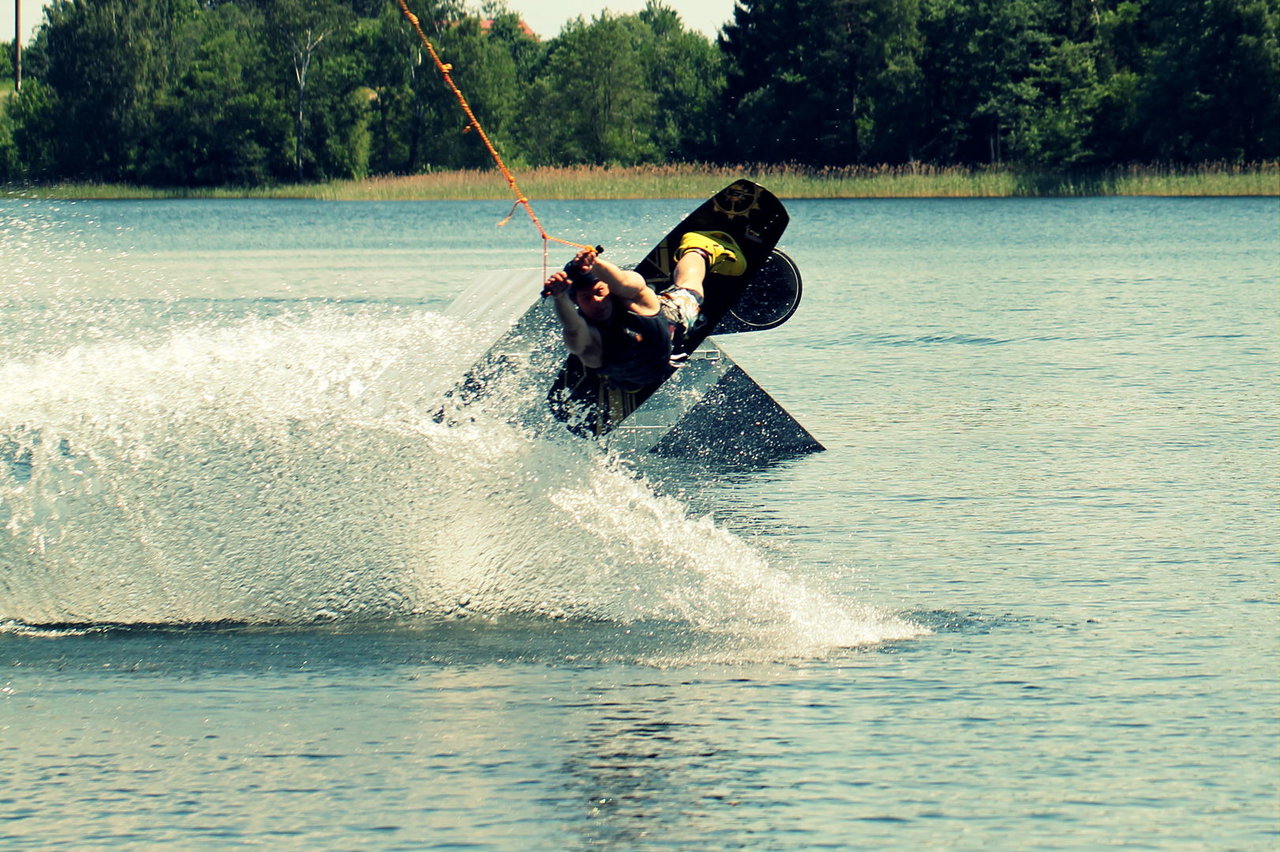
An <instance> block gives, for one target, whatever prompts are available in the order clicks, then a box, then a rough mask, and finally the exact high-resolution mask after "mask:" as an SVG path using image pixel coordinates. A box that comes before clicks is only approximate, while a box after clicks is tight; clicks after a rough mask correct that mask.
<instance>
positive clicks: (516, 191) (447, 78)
mask: <svg viewBox="0 0 1280 852" xmlns="http://www.w3.org/2000/svg"><path fill="white" fill-rule="evenodd" d="M397 2H398V3H399V4H400V11H401V12H403V13H404V16H405V18H406V19H408V21H409V23H410V24H411V25H412V26H413V31H414V32H416V33H417V34H418V39H419V40H420V41H421V42H422V46H423V47H425V48H426V49H427V53H428V54H430V55H431V61H432V62H434V63H435V64H436V69H437V70H438V71H439V72H440V76H441V77H442V78H444V82H445V83H446V84H447V85H448V86H449V88H450V90H452V91H453V97H454V98H455V99H456V100H457V101H458V106H459V107H461V108H462V112H463V113H464V114H465V115H466V117H467V122H468V123H467V126H466V127H464V128H463V129H462V132H463V133H467V132H469V131H471V130H474V131H475V132H476V135H477V136H479V137H480V141H481V142H483V143H484V147H485V148H486V149H487V150H488V151H489V156H491V157H493V162H494V163H495V164H496V165H497V166H498V171H500V172H502V176H503V177H504V178H506V179H507V186H509V187H510V188H511V193H512V194H513V195H514V196H515V199H516V202H515V204H513V205H511V212H510V213H508V214H507V216H506V218H504V219H503V220H502V221H501V222H499V223H498V226H499V227H501V226H503V225H505V224H507V223H508V222H510V221H511V217H512V216H514V215H515V213H516V208H517V207H523V208H524V210H525V212H526V213H527V214H529V221H530V222H532V223H533V226H534V227H535V228H537V229H538V235H539V236H541V237H542V268H543V272H544V274H545V272H546V268H547V251H548V248H549V245H548V244H549V243H560V244H561V245H566V246H571V247H573V248H577V249H589V250H591V251H595V252H600V251H603V249H602V248H601V247H600V246H588V245H583V244H581V243H575V242H571V241H570V240H562V239H560V238H559V237H553V236H551V235H550V234H548V233H547V231H546V229H545V228H543V227H542V222H541V221H540V220H539V219H538V214H536V213H534V212H533V205H532V204H530V203H529V199H528V198H527V197H525V194H524V193H523V192H521V191H520V186H519V185H518V184H517V183H516V178H515V175H513V174H511V170H510V169H508V168H507V164H506V163H504V162H502V157H501V155H499V154H498V149H497V148H496V147H494V144H493V141H492V140H491V139H490V138H489V134H487V133H485V132H484V128H483V127H481V126H480V119H478V118H476V114H475V113H474V112H472V111H471V104H469V103H467V98H466V96H465V95H463V94H462V90H461V89H459V88H458V85H457V84H456V83H454V82H453V75H452V74H451V73H450V72H452V71H453V66H452V65H451V64H449V63H446V62H445V61H443V60H442V59H441V58H440V54H438V53H436V49H435V47H434V46H433V45H432V44H431V40H430V39H428V38H427V35H426V33H424V32H423V31H422V26H421V24H419V23H418V16H417V15H415V14H413V12H410V11H409V5H408V3H406V2H405V0H397Z"/></svg>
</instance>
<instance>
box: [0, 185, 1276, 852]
mask: <svg viewBox="0 0 1280 852" xmlns="http://www.w3.org/2000/svg"><path fill="white" fill-rule="evenodd" d="M691 206H692V204H691V203H690V202H687V201H653V202H577V203H543V204H541V205H539V207H538V212H539V214H540V215H541V216H542V218H543V219H544V220H545V221H546V223H547V224H548V225H549V226H550V228H551V230H553V231H555V232H556V233H557V234H558V235H561V236H564V237H566V238H569V239H577V240H580V241H588V240H589V241H591V242H600V243H604V244H605V245H606V246H607V249H608V251H609V253H610V255H611V256H613V257H614V258H615V259H616V260H618V261H619V262H626V261H634V260H636V259H638V258H639V257H640V256H641V255H642V254H643V253H644V251H646V250H647V248H648V246H649V244H650V243H652V242H653V241H654V240H655V239H656V238H657V237H658V236H660V235H661V234H662V233H664V232H665V230H666V229H667V228H668V227H669V226H670V225H671V224H673V223H674V222H675V221H676V220H678V219H679V217H680V216H681V215H683V213H685V212H686V211H687V209H688V208H690V207H691ZM788 207H789V208H790V210H791V212H792V226H791V228H790V230H789V231H788V233H787V235H786V238H785V239H784V241H783V246H784V247H785V248H786V249H787V250H788V252H789V253H790V254H791V255H792V256H793V257H794V258H795V259H796V260H797V262H798V263H799V265H800V267H801V269H802V271H803V273H804V275H805V301H804V304H803V305H802V306H801V309H800V311H799V313H797V315H796V316H795V318H794V319H792V321H791V322H789V323H788V324H787V325H785V326H783V327H782V328H779V329H777V330H775V331H772V332H765V333H758V334H748V335H739V336H736V337H726V338H722V339H721V340H720V342H721V344H722V345H723V346H724V347H725V349H726V350H727V351H728V352H729V353H730V354H731V355H732V356H733V357H734V358H735V359H736V360H737V361H738V362H739V364H740V365H741V366H743V367H744V368H745V369H746V370H747V371H748V372H750V373H751V374H752V376H753V377H755V378H756V379H757V381H759V382H760V383H761V384H762V385H763V386H764V387H765V388H767V389H768V390H769V391H770V393H772V394H773V396H774V397H775V398H776V399H778V401H779V402H781V403H782V404H783V405H784V406H785V407H787V408H788V409H789V410H790V411H791V412H792V413H793V414H795V415H796V417H797V418H798V419H799V420H800V421H801V422H802V423H804V424H805V425H806V426H807V427H808V428H809V429H810V430H811V431H812V432H813V433H814V434H815V435H816V436H817V437H818V438H819V440H821V441H822V442H823V443H824V444H825V445H826V446H827V448H828V450H827V452H825V453H821V454H817V455H812V456H807V457H801V458H794V459H789V460H784V461H781V462H779V463H776V464H772V465H764V466H761V465H755V466H747V465H741V466H732V465H730V466H718V467H707V466H702V465H690V464H687V463H681V462H675V461H667V462H662V463H659V462H656V461H650V460H644V459H627V458H621V459H620V458H611V457H608V456H606V455H603V454H601V453H600V452H598V451H597V450H595V449H593V448H592V447H590V446H586V445H584V444H581V443H579V442H576V441H574V440H570V439H567V438H566V439H558V438H553V439H548V438H547V437H545V436H539V435H536V434H532V433H530V432H529V431H527V430H525V429H524V428H522V427H519V426H516V425H513V424H510V423H507V422H505V421H504V420H503V419H502V418H501V417H492V416H489V415H488V414H485V415H482V416H479V417H478V418H477V419H476V420H475V421H474V422H464V423H460V424H454V425H446V424H440V423H436V422H435V420H434V418H433V417H432V414H433V413H434V411H435V410H436V406H437V405H438V402H439V400H440V397H441V394H443V393H444V392H445V391H447V390H448V389H449V388H450V387H451V386H452V384H453V382H454V381H455V380H456V379H457V377H458V376H459V375H461V373H462V372H463V371H464V370H465V369H466V368H467V366H469V365H470V363H471V361H472V359H473V358H474V357H475V355H476V354H477V353H478V352H479V351H480V350H482V349H483V347H484V344H485V341H486V332H485V330H484V329H483V328H478V327H475V326H469V325H467V324H465V323H461V322H459V321H457V320H456V319H450V318H447V317H445V316H444V315H443V313H442V311H443V309H444V307H445V306H446V305H447V304H448V303H449V301H450V300H451V299H452V298H453V297H454V296H455V295H456V294H457V293H458V292H460V291H461V290H462V289H463V288H464V287H465V286H466V284H467V283H468V282H469V281H471V280H472V279H473V278H475V276H476V275H477V274H479V273H481V272H485V271H488V270H493V269H499V268H529V267H538V266H540V265H541V263H542V253H541V245H540V243H539V242H538V241H537V239H536V238H535V237H534V236H533V235H532V232H531V230H530V229H528V228H527V226H526V225H525V223H522V222H521V223H517V222H513V223H512V224H511V225H510V226H508V227H506V228H503V229H498V228H495V227H494V225H495V222H496V220H497V219H499V218H501V216H502V215H504V214H505V212H506V210H505V209H504V208H503V205H501V204H500V203H497V202H494V203H421V204H408V203H406V204H393V203H387V204H380V203H358V204H346V203H312V202H278V201H277V202H235V201H225V202H223V201H219V202H213V201H205V202H146V203H135V202H110V203H52V202H32V201H25V200H21V199H9V200H4V201H0V256H2V257H3V265H2V267H0V340H3V343H2V344H0V353H2V355H0V666H3V668H2V669H0V755H2V756H3V763H4V767H5V783H4V785H3V786H0V845H5V846H13V847H14V848H68V849H83V848H135V847H148V846H160V845H168V846H173V847H176V848H183V847H196V846H238V845H245V844H252V845H262V846H270V847H280V848H306V849H350V848H376V849H421V848H453V847H464V846H465V847H470V848H494V849H531V848H536V849H563V848H568V849H585V848H592V849H599V848H605V849H618V850H632V849H650V848H671V849H690V848H707V849H732V848H751V849H815V848H841V849H845V848H904V849H907V848H910V849H915V848H922V847H923V848H959V849H974V848H1001V849H1023V848H1094V847H1100V846H1107V845H1125V846H1130V847H1136V848H1154V849H1170V848H1179V849H1180V848H1195V849H1267V850H1270V849H1274V848H1275V845H1276V842H1277V834H1278V817H1280V815H1278V814H1277V792H1278V790H1277V783H1278V781H1280V776H1278V771H1280V766H1278V760H1277V753H1278V752H1277V749H1278V748H1280V722H1278V721H1277V714H1276V706H1277V699H1278V698H1280V695H1278V694H1277V656H1278V655H1277V626H1278V622H1277V587H1276V568H1277V561H1278V559H1277V532H1278V530H1277V497H1278V493H1277V492H1278V488H1277V469H1278V468H1277V461H1278V459H1277V433H1278V431H1280V430H1278V426H1280V411H1278V409H1280V404H1278V399H1277V390H1276V388H1277V386H1278V384H1277V378H1278V376H1277V363H1278V353H1277V349H1278V346H1277V316H1278V312H1277V293H1278V288H1277V273H1276V270H1277V259H1278V257H1280V234H1278V223H1280V216H1278V215H1277V214H1280V205H1277V203H1276V201H1275V200H1274V199H1267V200H1260V199H1243V200H1228V199H1196V200H1184V199H1079V200H1062V201H1056V200H1018V201H1013V200H1000V201H981V200H975V201H792V202H789V204H788ZM559 255H560V253H556V254H554V255H553V257H552V261H553V262H554V263H556V264H559V263H561V262H563V260H564V259H565V258H563V257H560V256H559ZM511 280H513V281H515V280H521V277H520V276H517V275H513V276H512V277H511ZM523 280H527V276H524V279H523Z"/></svg>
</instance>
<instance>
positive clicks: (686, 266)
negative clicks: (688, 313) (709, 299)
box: [673, 249, 710, 299]
mask: <svg viewBox="0 0 1280 852" xmlns="http://www.w3.org/2000/svg"><path fill="white" fill-rule="evenodd" d="M709 262H710V261H709V259H708V258H707V255H706V252H703V251H701V250H700V249H694V250H692V251H688V252H685V255H684V257H682V258H680V260H678V261H676V274H675V281H674V282H673V283H674V284H675V286H677V287H681V288H683V289H685V290H692V291H693V292H695V293H697V294H698V298H699V299H701V298H702V297H703V296H704V295H705V294H704V293H703V292H702V282H703V280H705V279H706V277H707V266H708V264H709Z"/></svg>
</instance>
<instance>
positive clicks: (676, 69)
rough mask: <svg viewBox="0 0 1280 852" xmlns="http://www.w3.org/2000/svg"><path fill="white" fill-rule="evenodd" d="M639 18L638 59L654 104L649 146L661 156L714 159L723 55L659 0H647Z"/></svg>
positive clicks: (717, 133) (721, 91)
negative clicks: (643, 33)
mask: <svg viewBox="0 0 1280 852" xmlns="http://www.w3.org/2000/svg"><path fill="white" fill-rule="evenodd" d="M638 17H639V19H640V22H641V23H643V24H644V25H645V26H646V27H648V28H649V30H650V34H649V35H648V36H647V37H646V39H645V41H644V48H645V50H644V52H643V54H642V60H643V62H644V64H645V65H646V66H647V67H648V69H649V70H648V85H649V89H650V91H652V92H653V94H654V97H655V99H656V104H657V112H656V114H655V116H654V119H653V125H652V128H651V136H652V139H653V142H654V144H655V145H656V146H657V149H658V151H659V152H660V153H661V155H662V156H663V158H664V159H673V160H696V161H706V160H710V159H713V158H714V157H716V156H717V155H718V153H719V151H718V150H717V149H718V142H719V138H720V133H721V131H722V128H723V125H724V121H723V119H722V118H721V111H720V99H721V95H722V93H723V91H724V85H725V81H724V63H723V59H722V54H721V53H720V51H719V50H717V49H716V47H715V45H713V44H712V43H711V42H710V41H709V40H707V38H706V37H705V36H703V35H702V34H701V33H696V32H690V31H688V30H686V29H685V28H684V24H683V23H682V22H681V20H680V16H679V15H678V14H677V13H676V12H675V10H673V9H671V8H670V7H668V6H666V5H664V4H663V3H661V2H659V0H648V3H647V4H646V5H645V8H644V9H643V10H642V11H641V12H640V13H639V15H638Z"/></svg>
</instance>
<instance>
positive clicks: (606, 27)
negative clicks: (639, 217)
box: [522, 12, 659, 165]
mask: <svg viewBox="0 0 1280 852" xmlns="http://www.w3.org/2000/svg"><path fill="white" fill-rule="evenodd" d="M651 37H652V30H650V29H649V28H648V27H647V26H646V25H645V24H643V23H642V22H641V21H640V19H639V18H638V17H636V16H635V15H626V16H616V15H612V14H609V13H607V12H606V13H602V14H601V15H599V16H598V17H596V18H595V19H593V20H592V21H591V23H590V24H588V23H587V22H586V21H584V20H583V19H582V18H577V19H576V20H574V21H571V22H570V23H568V24H566V25H565V27H564V29H563V30H562V31H561V32H560V35H559V36H558V37H557V38H556V39H555V41H554V42H553V43H552V44H551V45H550V46H549V48H548V56H547V62H546V65H545V67H544V68H543V70H542V72H541V73H540V74H539V75H538V78H537V79H536V80H535V82H534V84H533V85H532V86H531V87H530V89H531V91H530V93H529V96H528V98H527V100H526V103H525V107H526V110H525V114H524V121H523V127H524V132H523V133H522V137H523V138H524V139H525V140H526V143H527V146H528V155H529V157H530V159H531V160H532V161H534V162H538V163H592V164H608V163H617V164H622V165H632V164H636V163H645V162H652V161H654V160H656V159H658V155H659V150H658V146H657V145H656V144H655V142H654V141H653V137H652V134H651V132H650V129H651V127H652V124H653V121H654V119H655V116H656V114H657V108H658V103H657V96H656V94H655V93H654V92H653V90H652V89H650V88H649V86H648V74H647V70H648V69H647V68H646V67H645V64H644V59H643V56H644V49H645V42H646V39H648V38H651ZM602 57H607V61H606V60H602Z"/></svg>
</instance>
